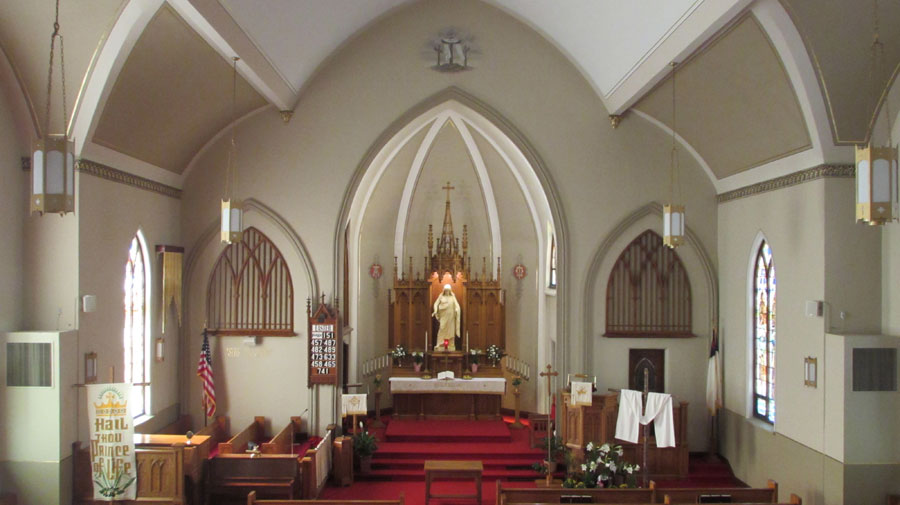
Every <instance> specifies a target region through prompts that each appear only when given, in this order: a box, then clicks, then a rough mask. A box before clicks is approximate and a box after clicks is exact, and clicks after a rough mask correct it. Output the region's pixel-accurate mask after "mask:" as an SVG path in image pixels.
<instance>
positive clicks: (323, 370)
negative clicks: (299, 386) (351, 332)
mask: <svg viewBox="0 0 900 505" xmlns="http://www.w3.org/2000/svg"><path fill="white" fill-rule="evenodd" d="M306 313H307V315H308V316H309V353H308V357H309V363H308V365H309V366H308V370H309V380H308V381H307V387H313V385H315V384H333V385H337V383H338V377H339V374H338V365H339V363H340V355H341V352H340V350H341V318H340V314H339V311H338V309H337V307H329V306H327V305H326V304H325V296H324V295H322V302H321V303H320V304H319V306H318V308H317V309H316V311H315V313H313V312H312V307H311V305H310V301H309V300H307V301H306Z"/></svg>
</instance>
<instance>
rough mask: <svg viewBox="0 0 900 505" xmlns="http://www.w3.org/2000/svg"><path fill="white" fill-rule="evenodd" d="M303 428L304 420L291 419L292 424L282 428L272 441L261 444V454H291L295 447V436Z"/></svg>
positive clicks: (298, 418)
mask: <svg viewBox="0 0 900 505" xmlns="http://www.w3.org/2000/svg"><path fill="white" fill-rule="evenodd" d="M302 426H303V418H301V417H291V422H289V423H288V424H287V426H285V427H284V428H282V430H281V431H279V432H278V433H277V434H276V435H275V436H274V437H272V439H271V440H269V441H268V442H266V443H264V444H261V446H260V448H259V450H260V452H262V453H263V454H291V453H292V452H293V446H294V435H296V434H298V433H301V428H302ZM301 456H302V454H301Z"/></svg>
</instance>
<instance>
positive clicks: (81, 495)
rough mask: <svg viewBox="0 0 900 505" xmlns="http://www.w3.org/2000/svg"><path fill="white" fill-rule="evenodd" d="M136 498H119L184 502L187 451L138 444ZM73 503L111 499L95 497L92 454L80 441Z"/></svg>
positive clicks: (75, 449) (165, 504)
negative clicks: (97, 498)
mask: <svg viewBox="0 0 900 505" xmlns="http://www.w3.org/2000/svg"><path fill="white" fill-rule="evenodd" d="M134 453H135V454H134V456H135V463H136V464H137V499H136V500H120V501H118V502H117V503H119V504H126V505H135V504H138V503H140V504H145V503H151V504H158V505H182V504H184V503H185V494H184V469H183V464H184V450H183V447H182V446H159V447H150V448H143V447H136V448H135V451H134ZM72 456H73V461H74V463H73V465H74V468H73V472H72V475H73V483H72V484H73V492H72V495H73V503H74V504H75V505H99V504H103V503H109V502H108V501H100V500H97V501H95V500H94V482H93V472H92V471H91V454H90V450H89V449H88V448H82V447H81V442H75V443H73V444H72Z"/></svg>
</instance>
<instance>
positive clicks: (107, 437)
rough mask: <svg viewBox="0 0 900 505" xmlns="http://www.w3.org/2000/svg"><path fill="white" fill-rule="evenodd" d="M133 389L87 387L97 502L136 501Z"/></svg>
mask: <svg viewBox="0 0 900 505" xmlns="http://www.w3.org/2000/svg"><path fill="white" fill-rule="evenodd" d="M131 387H132V386H131V384H89V385H88V386H87V398H88V405H87V408H88V423H89V424H90V426H89V427H90V450H91V479H92V480H93V481H94V499H95V500H103V501H120V500H134V499H135V498H136V495H137V465H136V464H135V459H134V423H133V420H134V418H133V417H132V416H131V412H130V409H129V408H128V402H129V401H130V399H131Z"/></svg>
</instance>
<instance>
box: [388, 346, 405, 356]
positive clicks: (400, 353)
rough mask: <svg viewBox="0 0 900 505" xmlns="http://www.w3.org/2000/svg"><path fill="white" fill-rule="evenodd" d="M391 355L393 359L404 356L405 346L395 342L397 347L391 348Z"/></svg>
mask: <svg viewBox="0 0 900 505" xmlns="http://www.w3.org/2000/svg"><path fill="white" fill-rule="evenodd" d="M391 356H393V357H394V359H403V358H404V357H406V347H403V345H402V344H397V347H394V348H393V349H392V350H391Z"/></svg>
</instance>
